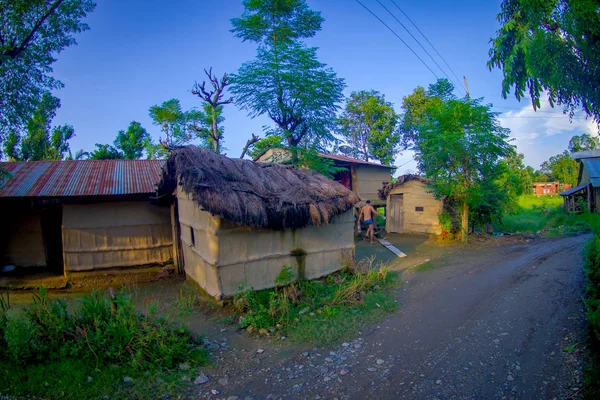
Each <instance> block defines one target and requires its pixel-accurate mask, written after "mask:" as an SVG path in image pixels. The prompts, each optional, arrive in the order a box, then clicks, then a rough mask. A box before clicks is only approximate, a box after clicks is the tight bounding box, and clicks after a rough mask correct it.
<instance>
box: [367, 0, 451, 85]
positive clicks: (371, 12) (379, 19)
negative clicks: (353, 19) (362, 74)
mask: <svg viewBox="0 0 600 400" xmlns="http://www.w3.org/2000/svg"><path fill="white" fill-rule="evenodd" d="M356 2H357V3H358V4H360V5H361V6H363V8H364V9H365V10H367V11H368V12H369V13H370V14H371V15H372V16H374V17H375V18H377V20H378V21H379V22H381V23H382V24H383V25H384V26H385V27H386V28H388V29H389V30H390V32H392V33H393V34H394V36H396V37H397V38H398V39H400V41H401V42H402V43H404V45H405V46H406V47H408V49H409V50H410V51H412V53H413V54H414V55H415V57H417V58H418V59H419V61H421V62H422V63H423V65H424V66H426V67H427V69H428V70H429V71H430V72H431V73H432V74H433V76H435V78H436V79H439V77H438V76H437V74H436V73H435V72H433V70H432V69H431V68H429V65H427V64H426V63H425V61H423V59H422V58H421V57H419V55H418V54H417V53H416V52H415V51H414V50H413V49H412V48H411V47H410V46H409V45H408V43H406V42H405V41H404V40H403V39H402V38H401V37H400V36H398V34H397V33H396V32H395V31H394V30H393V29H392V28H390V27H389V25H388V24H386V23H385V22H383V20H382V19H381V18H379V17H378V16H377V15H375V13H374V12H373V11H371V10H370V9H369V8H368V7H367V6H365V5H364V4H363V3H361V2H360V1H359V0H356Z"/></svg>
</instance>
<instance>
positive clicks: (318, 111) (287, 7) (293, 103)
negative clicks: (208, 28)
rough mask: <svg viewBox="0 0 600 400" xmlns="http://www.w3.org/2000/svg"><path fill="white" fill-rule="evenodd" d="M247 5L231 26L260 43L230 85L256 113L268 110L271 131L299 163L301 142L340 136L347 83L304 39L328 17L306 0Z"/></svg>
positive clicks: (254, 0) (258, 0)
mask: <svg viewBox="0 0 600 400" xmlns="http://www.w3.org/2000/svg"><path fill="white" fill-rule="evenodd" d="M244 8H245V9H244V13H243V14H242V17H241V18H234V19H232V20H231V22H232V24H233V29H232V32H233V33H234V34H235V36H236V37H238V38H241V39H242V40H243V41H251V42H255V43H258V49H257V55H256V59H255V60H253V61H249V62H246V63H244V64H243V65H242V66H241V67H240V69H239V70H238V72H237V74H235V75H234V76H233V77H232V86H231V91H232V93H233V94H234V95H235V99H236V103H237V104H238V106H240V107H241V108H242V109H244V110H247V111H248V112H249V114H250V116H251V117H257V116H260V115H265V114H266V115H267V116H268V117H269V118H270V119H271V120H272V121H273V122H274V123H275V126H276V129H274V130H271V131H270V133H271V134H276V135H279V136H282V137H284V138H285V140H286V142H287V145H288V147H289V148H290V151H291V152H292V160H293V162H294V164H297V163H298V161H299V157H298V147H299V146H300V145H301V144H302V143H304V144H305V145H306V144H311V143H314V142H315V140H317V141H318V142H319V143H320V144H321V145H326V144H328V143H331V142H333V141H335V137H334V136H333V134H332V133H331V130H332V129H333V128H334V125H335V120H336V118H335V114H336V111H337V110H338V103H339V102H340V101H341V100H342V98H343V96H342V90H343V89H344V87H345V85H344V82H343V80H342V79H340V78H338V77H337V75H336V74H335V72H334V71H333V70H332V69H331V68H326V66H325V64H323V63H321V62H319V61H318V59H317V49H316V48H314V47H307V46H306V45H304V44H303V43H302V41H301V40H302V39H306V38H310V37H313V36H314V35H315V34H316V33H317V32H318V31H319V30H320V29H321V23H322V22H323V18H322V17H321V14H320V13H319V12H317V11H313V10H311V9H309V8H308V6H307V5H306V3H305V1H304V0H244Z"/></svg>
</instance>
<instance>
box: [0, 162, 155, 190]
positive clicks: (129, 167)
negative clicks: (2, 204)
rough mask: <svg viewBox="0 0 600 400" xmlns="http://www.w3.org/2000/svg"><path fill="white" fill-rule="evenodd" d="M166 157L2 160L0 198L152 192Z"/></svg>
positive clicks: (0, 166) (0, 165)
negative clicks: (4, 174) (7, 176)
mask: <svg viewBox="0 0 600 400" xmlns="http://www.w3.org/2000/svg"><path fill="white" fill-rule="evenodd" d="M163 163H164V161H163V160H79V161H32V162H3V163H0V168H1V169H4V170H5V171H6V172H8V174H10V177H9V178H8V179H7V178H4V179H0V197H72V196H118V195H126V194H147V193H153V192H154V190H155V185H156V184H157V183H158V181H159V180H160V176H161V169H162V165H163Z"/></svg>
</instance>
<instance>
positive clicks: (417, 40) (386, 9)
mask: <svg viewBox="0 0 600 400" xmlns="http://www.w3.org/2000/svg"><path fill="white" fill-rule="evenodd" d="M375 1H377V3H379V5H380V6H381V7H383V9H384V10H385V11H387V12H388V14H390V15H391V16H392V18H394V19H395V20H396V22H398V23H399V24H400V26H402V28H404V30H405V31H406V32H408V34H409V35H410V37H412V38H413V39H414V40H415V42H417V44H418V45H419V46H421V48H422V49H423V51H424V52H425V54H427V55H428V56H429V58H431V61H433V63H434V64H435V65H436V66H437V67H438V68H439V69H440V71H442V73H443V74H444V75H446V78H448V80H450V81H452V83H453V84H455V83H456V82H454V81H453V80H452V78H450V77H449V76H448V74H447V73H446V71H444V69H443V68H442V67H440V64H438V63H437V61H435V59H434V58H433V57H432V56H431V54H429V52H428V51H427V49H426V48H425V47H424V46H423V45H422V44H421V42H419V39H417V38H416V37H415V35H413V34H412V32H411V31H409V30H408V28H407V27H406V25H404V24H403V23H402V22H401V21H400V20H399V19H398V18H397V17H396V16H395V15H394V13H392V12H391V11H390V10H389V9H388V8H387V7H386V6H384V5H383V3H382V2H381V1H380V0H375Z"/></svg>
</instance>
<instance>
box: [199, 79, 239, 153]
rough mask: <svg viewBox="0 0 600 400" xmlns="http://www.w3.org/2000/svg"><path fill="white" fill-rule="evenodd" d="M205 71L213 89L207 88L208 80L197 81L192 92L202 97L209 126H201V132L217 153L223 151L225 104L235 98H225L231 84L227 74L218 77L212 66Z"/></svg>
mask: <svg viewBox="0 0 600 400" xmlns="http://www.w3.org/2000/svg"><path fill="white" fill-rule="evenodd" d="M204 73H205V74H206V76H207V77H208V80H209V82H210V84H211V86H212V89H207V88H206V81H204V82H202V84H200V85H199V84H198V83H196V84H195V85H194V87H193V88H192V94H194V95H196V96H198V97H200V99H202V102H203V103H204V104H203V105H202V108H203V109H204V112H205V113H206V123H207V124H208V126H209V128H208V129H206V128H200V129H199V133H201V134H203V135H205V136H206V138H207V140H208V142H209V143H210V145H211V148H212V149H213V150H214V152H215V153H217V154H220V153H221V146H220V143H221V140H222V139H223V128H222V127H219V124H220V123H221V122H223V120H224V118H223V106H224V105H225V104H231V103H233V98H231V97H230V98H228V99H224V98H223V97H224V96H225V93H224V91H225V88H226V87H227V86H228V85H229V83H230V82H229V77H228V76H227V74H226V73H225V74H223V77H222V78H221V79H218V78H217V77H216V76H215V75H213V73H212V68H211V69H209V70H208V71H207V70H204Z"/></svg>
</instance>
